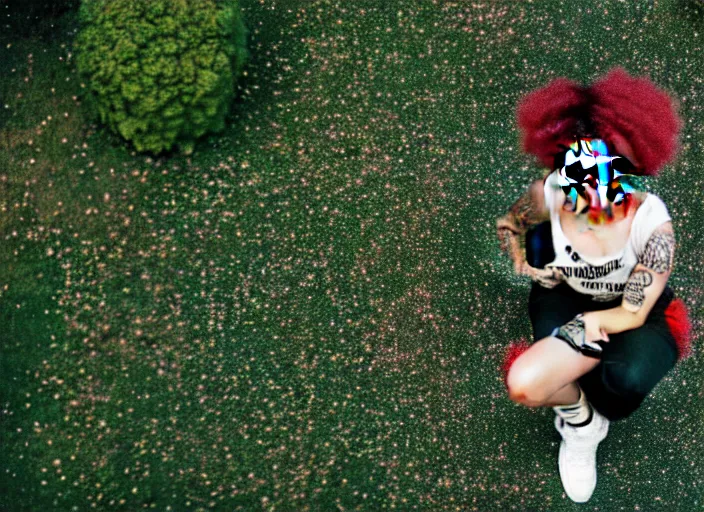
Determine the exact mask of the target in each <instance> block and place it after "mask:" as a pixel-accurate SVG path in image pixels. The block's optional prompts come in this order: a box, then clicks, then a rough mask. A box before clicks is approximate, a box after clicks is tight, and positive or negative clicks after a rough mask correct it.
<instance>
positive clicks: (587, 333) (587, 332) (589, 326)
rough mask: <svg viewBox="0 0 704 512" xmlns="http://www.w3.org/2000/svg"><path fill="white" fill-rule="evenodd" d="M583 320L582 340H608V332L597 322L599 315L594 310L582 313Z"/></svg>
mask: <svg viewBox="0 0 704 512" xmlns="http://www.w3.org/2000/svg"><path fill="white" fill-rule="evenodd" d="M582 320H584V341H587V342H594V341H606V342H609V341H610V340H609V335H608V333H607V332H606V331H605V330H604V329H602V328H601V325H600V324H599V315H598V314H597V312H595V311H591V312H587V313H583V314H582Z"/></svg>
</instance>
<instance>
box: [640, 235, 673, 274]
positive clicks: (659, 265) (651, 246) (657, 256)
mask: <svg viewBox="0 0 704 512" xmlns="http://www.w3.org/2000/svg"><path fill="white" fill-rule="evenodd" d="M674 253H675V236H674V235H673V234H672V233H669V232H655V233H654V234H653V235H652V236H651V237H650V239H649V240H648V243H647V244H646V246H645V251H644V252H643V255H642V256H641V258H640V262H641V263H642V264H643V265H644V266H646V267H648V268H650V269H653V270H654V271H655V272H657V273H658V274H662V273H663V272H667V271H668V270H670V269H671V268H672V260H673V257H674Z"/></svg>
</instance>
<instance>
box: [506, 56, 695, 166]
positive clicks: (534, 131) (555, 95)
mask: <svg viewBox="0 0 704 512" xmlns="http://www.w3.org/2000/svg"><path fill="white" fill-rule="evenodd" d="M517 117H518V126H519V128H520V130H521V132H522V145H523V149H524V151H526V152H527V153H530V154H533V155H535V156H537V157H538V159H539V160H540V161H541V162H542V163H543V164H544V165H546V166H548V167H550V168H552V167H553V162H554V159H555V156H556V155H557V154H559V153H561V152H563V151H564V150H565V149H566V148H567V147H569V145H570V144H571V143H572V142H573V141H575V140H576V139H577V138H585V137H596V138H601V139H603V140H604V141H605V142H606V143H607V144H608V145H609V146H610V147H611V148H612V149H614V150H615V151H616V152H617V153H618V152H619V151H623V148H627V147H628V146H630V148H628V149H630V153H631V154H630V155H628V154H624V156H629V157H631V159H632V160H635V161H634V162H633V163H634V164H635V165H636V170H635V172H634V173H636V174H644V175H657V174H658V172H659V171H660V169H661V168H662V167H663V166H664V165H665V164H666V163H668V162H669V161H670V160H672V158H673V157H674V156H675V153H676V151H677V147H678V137H679V132H680V129H681V127H682V121H681V119H680V118H679V116H678V114H677V112H676V107H675V104H674V101H673V100H672V99H671V98H670V97H669V96H668V95H667V93H665V92H664V91H662V90H660V89H658V88H657V87H656V86H655V85H654V84H653V83H652V82H651V81H650V80H648V79H647V78H636V77H632V76H630V75H629V74H628V73H627V72H626V71H625V70H624V69H623V68H620V67H619V68H615V69H613V70H612V71H611V72H610V73H609V74H608V75H606V76H605V77H603V78H602V79H600V80H598V81H596V82H595V83H594V84H592V85H591V86H588V87H582V86H580V85H579V84H577V83H576V82H573V81H572V80H568V79H566V78H557V79H555V80H553V81H552V82H550V83H549V84H548V85H546V86H545V87H542V88H540V89H538V90H536V91H533V92H531V93H530V94H528V95H527V96H526V97H525V98H523V100H522V101H521V102H520V104H519V106H518V116H517ZM624 153H625V152H624Z"/></svg>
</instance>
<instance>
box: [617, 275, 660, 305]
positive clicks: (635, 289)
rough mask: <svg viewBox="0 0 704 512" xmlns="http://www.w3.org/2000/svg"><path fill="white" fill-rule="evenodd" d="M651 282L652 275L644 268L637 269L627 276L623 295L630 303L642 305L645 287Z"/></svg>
mask: <svg viewBox="0 0 704 512" xmlns="http://www.w3.org/2000/svg"><path fill="white" fill-rule="evenodd" d="M651 284H653V276H652V275H651V274H650V272H646V271H645V270H638V271H636V272H633V274H631V277H629V278H628V282H627V283H626V287H625V289H624V290H623V297H624V298H625V299H626V301H627V302H628V303H630V304H633V305H634V306H636V307H639V308H640V307H642V306H643V303H644V302H645V289H646V288H647V287H648V286H650V285H651Z"/></svg>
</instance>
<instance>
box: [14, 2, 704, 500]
mask: <svg viewBox="0 0 704 512" xmlns="http://www.w3.org/2000/svg"><path fill="white" fill-rule="evenodd" d="M598 4H599V7H598V8H597V7H596V3H595V4H593V5H594V7H592V8H588V5H592V4H589V3H582V4H577V3H573V2H566V1H547V0H546V1H533V2H515V1H508V0H504V1H500V2H499V1H496V2H494V1H487V2H442V1H437V0H436V1H430V0H423V1H418V2H407V1H399V0H384V1H381V0H377V1H369V0H361V1H355V2H343V1H329V0H318V1H302V0H296V1H292V0H278V1H276V0H242V8H243V12H244V15H245V20H246V23H247V25H248V27H249V28H250V31H251V36H250V37H251V40H250V50H251V53H252V61H251V62H250V65H249V68H248V72H247V76H246V77H244V79H243V80H242V81H241V82H240V94H239V97H238V100H237V101H236V104H235V105H234V106H233V109H232V114H231V117H230V120H229V123H228V127H227V129H226V131H225V132H223V133H221V134H218V135H215V136H212V137H210V138H206V139H204V140H202V141H201V142H200V143H199V145H198V146H197V147H196V151H195V153H194V154H192V155H190V156H188V157H186V156H180V155H169V156H162V157H159V158H154V157H148V156H145V155H137V154H135V153H134V152H133V151H132V149H131V148H130V147H129V146H126V145H124V144H123V143H122V142H121V141H120V140H119V139H118V138H116V137H115V136H113V135H111V134H109V133H108V132H107V131H106V130H105V129H103V128H102V127H100V126H99V125H96V124H94V123H92V122H91V120H89V119H87V118H86V114H85V112H84V109H83V108H82V105H81V102H80V94H81V84H80V80H79V78H78V76H77V74H76V71H75V55H74V53H73V49H72V44H73V39H74V37H75V33H76V28H77V25H76V18H75V14H72V13H69V14H67V15H65V16H64V17H62V18H61V19H59V20H56V23H55V26H54V27H52V28H51V29H50V30H49V29H47V28H46V26H44V28H43V30H42V32H41V34H38V35H34V36H30V37H25V38H18V37H13V36H12V34H8V33H3V34H2V36H1V37H0V39H1V40H0V42H1V44H0V62H1V63H2V66H1V68H2V74H0V236H2V244H0V329H2V335H1V336H0V350H1V353H0V406H1V408H0V413H1V414H0V446H2V449H1V453H0V510H8V511H25V510H26V511H29V510H57V511H59V510H60V511H63V510H67V511H69V510H75V511H82V510H124V511H135V510H142V509H154V510H173V511H180V510H227V511H232V510H247V511H249V510H277V511H291V510H296V511H298V510H311V511H317V510H326V511H327V510H371V511H378V510H388V509H397V510H463V511H464V510H476V511H482V512H484V511H504V510H529V511H538V510H549V511H571V510H594V511H604V510H607V511H617V510H619V511H620V510H646V511H651V510H663V511H694V510H702V507H704V468H703V464H704V443H702V435H703V433H704V385H703V379H702V376H703V375H704V359H703V357H704V356H702V354H701V349H700V333H701V329H702V320H703V316H702V305H703V304H704V297H703V295H704V286H703V284H704V276H703V274H702V266H703V263H704V248H703V246H702V244H701V232H702V230H704V210H703V209H702V201H703V200H704V194H703V190H704V171H703V169H704V155H703V154H702V146H703V145H704V110H703V109H702V104H703V102H704V81H703V80H702V77H704V54H703V53H704V51H703V44H704V36H703V33H704V8H700V7H697V6H696V4H697V2H695V1H685V0H652V1H638V2H617V1H605V2H599V3H598ZM5 14H6V13H4V12H3V15H5ZM616 65H621V66H624V67H625V68H626V69H627V70H629V71H630V72H631V73H634V74H641V75H647V76H649V77H650V78H652V79H653V80H654V81H655V82H656V83H657V84H658V85H660V86H661V87H664V88H665V89H667V90H668V91H670V92H671V93H672V95H673V96H674V97H676V98H677V99H678V101H679V103H680V109H681V115H682V117H683V119H684V120H685V126H684V131H683V138H682V148H681V152H680V155H679V157H678V159H677V161H676V162H675V164H673V165H670V166H668V167H667V168H666V169H665V170H664V171H663V173H662V175H661V176H660V177H659V178H657V179H653V180H650V182H649V184H648V187H649V189H650V190H651V191H653V192H654V193H656V194H658V195H659V196H660V197H661V198H662V199H663V200H664V201H665V203H666V204H667V205H668V208H669V211H670V214H671V215H672V217H673V224H674V226H675V230H676V235H677V240H678V246H677V256H676V267H675V271H674V272H673V274H672V276H671V278H670V285H671V286H672V287H673V289H674V290H675V292H676V294H677V295H678V296H680V297H682V298H683V300H684V301H685V302H686V304H687V305H688V307H689V309H690V313H691V316H692V320H693V324H694V325H693V326H694V331H695V353H694V356H693V357H691V358H689V359H687V360H685V361H683V362H681V363H680V364H678V366H677V367H676V368H675V369H674V370H673V371H672V372H671V373H670V374H668V376H667V377H666V378H665V379H664V380H663V381H662V382H661V383H660V384H659V385H658V387H656V389H655V390H654V392H653V393H652V395H651V396H650V397H649V398H648V399H647V400H646V402H644V404H643V406H642V407H641V409H639V410H638V411H637V412H636V413H635V414H634V415H633V416H631V417H630V418H629V419H627V420H626V421H623V422H617V423H614V424H613V425H612V427H611V430H610V434H609V437H608V438H607V439H606V440H605V441H604V442H603V443H602V444H601V447H600V450H599V459H598V460H599V466H598V470H599V483H598V486H597V489H596V491H595V493H594V496H593V497H592V499H591V500H590V501H589V503H587V504H586V505H580V506H578V505H576V504H574V503H572V502H571V501H570V500H569V499H568V498H567V497H566V495H565V494H564V493H563V490H562V485H561V483H560V479H559V475H558V472H557V448H558V440H559V435H558V434H557V432H556V431H555V430H554V428H553V427H552V416H553V412H552V411H551V410H547V409H527V408H524V407H519V406H517V405H515V404H513V403H512V402H510V401H509V400H508V399H507V398H506V396H505V389H504V385H503V381H502V376H501V373H500V371H499V367H500V365H501V362H502V358H503V353H504V349H505V347H506V346H507V345H508V344H509V343H510V342H511V341H513V340H517V339H519V338H521V337H528V336H530V323H529V320H528V316H527V298H528V291H529V287H530V282H529V280H528V278H525V277H517V276H514V275H513V274H512V266H511V264H510V262H509V260H508V259H507V258H506V257H504V256H503V255H501V254H500V252H499V248H498V242H497V240H496V238H495V232H494V223H495V219H496V217H498V216H500V215H502V214H503V213H504V212H505V211H506V209H507V208H508V207H509V205H510V204H511V203H512V202H513V201H514V200H515V199H516V198H517V197H518V195H519V194H520V193H522V192H523V191H524V190H525V188H526V187H527V185H528V184H529V183H530V182H531V181H532V180H533V179H535V178H536V177H538V176H541V175H542V173H543V171H542V169H540V168H539V167H538V166H536V165H535V163H534V162H533V161H532V160H531V159H530V158H528V157H527V156H525V155H523V154H522V153H521V152H520V151H519V147H518V134H517V131H516V126H515V120H514V108H515V105H516V103H517V101H518V100H519V99H520V98H521V96H522V95H523V94H525V93H527V92H528V91H530V90H532V89H534V88H536V87H538V86H541V85H544V84H546V83H547V82H548V81H550V80H551V79H553V78H555V77H558V76H565V75H566V76H569V77H572V78H574V79H576V80H579V81H584V82H587V81H591V80H593V79H594V78H596V77H599V76H601V75H603V74H604V73H605V72H606V71H607V70H608V69H609V68H611V67H613V66H616Z"/></svg>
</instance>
